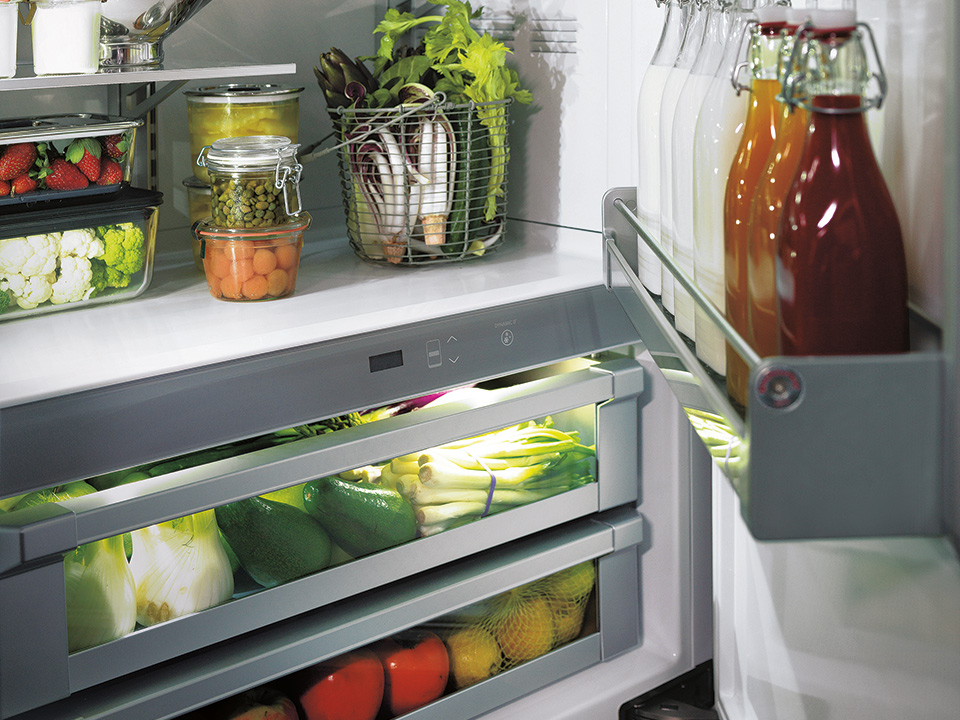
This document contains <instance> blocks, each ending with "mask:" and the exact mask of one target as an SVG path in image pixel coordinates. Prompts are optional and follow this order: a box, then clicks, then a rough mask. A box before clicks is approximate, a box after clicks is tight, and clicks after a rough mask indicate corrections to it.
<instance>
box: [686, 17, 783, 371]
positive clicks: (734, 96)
mask: <svg viewBox="0 0 960 720" xmlns="http://www.w3.org/2000/svg"><path fill="white" fill-rule="evenodd" d="M765 2H766V0H758V2H756V3H755V2H754V0H739V1H738V2H736V3H735V4H734V7H733V9H732V11H731V20H730V29H729V32H728V35H727V43H726V47H725V49H724V54H723V59H722V60H721V61H720V65H719V66H718V68H717V72H716V75H715V76H714V79H713V82H712V83H711V84H710V87H709V89H708V90H707V94H706V95H705V96H704V99H703V104H702V105H701V106H700V115H699V117H698V118H697V125H696V134H695V137H694V144H693V239H694V247H693V268H694V269H693V274H694V280H696V283H697V287H699V288H700V290H701V291H702V292H703V294H704V295H706V296H707V298H708V299H709V300H710V301H711V302H712V303H713V304H714V305H715V306H716V308H717V309H718V310H719V311H720V314H721V315H723V314H724V313H725V311H726V294H725V293H726V288H725V285H724V271H723V263H724V257H723V196H724V190H725V189H726V186H727V176H728V175H729V173H730V166H731V165H732V164H733V158H734V156H735V155H736V152H737V148H738V147H739V145H740V136H741V134H742V132H743V122H744V120H745V119H746V117H747V102H748V97H749V95H748V93H746V92H741V93H739V94H738V93H737V92H736V91H735V90H734V88H733V85H732V83H731V77H732V76H733V71H734V68H735V67H736V66H737V63H738V62H740V60H741V57H742V55H743V54H744V52H743V51H745V49H746V48H745V45H744V44H743V34H744V30H745V28H746V26H747V23H749V22H750V21H751V20H754V19H755V17H754V15H753V9H754V7H755V5H757V4H760V5H762V4H765ZM695 321H696V336H697V357H699V358H700V359H701V360H702V361H703V362H704V363H706V364H707V365H708V366H709V367H710V368H712V369H713V370H714V371H715V372H717V373H719V374H720V375H725V374H726V368H727V360H726V341H725V340H724V337H723V334H722V333H721V332H720V330H719V329H718V328H717V326H716V325H715V324H714V323H713V322H712V321H711V320H710V319H709V317H708V316H707V315H706V314H705V313H704V312H703V311H702V310H701V309H700V308H699V307H698V308H696V310H695Z"/></svg>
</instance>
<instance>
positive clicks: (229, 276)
mask: <svg viewBox="0 0 960 720" xmlns="http://www.w3.org/2000/svg"><path fill="white" fill-rule="evenodd" d="M309 226H310V215H309V214H308V213H305V212H303V213H300V215H299V216H297V217H296V218H291V219H290V220H289V221H288V222H286V223H283V224H281V225H274V226H272V227H269V228H261V229H245V228H223V227H217V226H215V225H213V220H212V219H211V218H204V219H203V220H199V221H197V222H196V223H195V224H194V226H193V232H194V235H195V236H196V238H197V242H198V243H199V244H200V257H201V260H202V262H203V272H204V275H205V276H206V278H207V287H208V288H209V290H210V294H211V295H212V296H213V297H215V298H219V299H221V300H236V301H248V302H249V301H253V300H273V299H276V298H281V297H285V296H287V295H289V294H290V293H292V292H293V290H294V287H295V286H296V283H297V271H298V269H299V267H300V251H301V249H302V248H303V233H304V231H305V230H306V229H307V228H308V227H309Z"/></svg>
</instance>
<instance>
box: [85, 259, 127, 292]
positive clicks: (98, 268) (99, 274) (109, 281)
mask: <svg viewBox="0 0 960 720" xmlns="http://www.w3.org/2000/svg"><path fill="white" fill-rule="evenodd" d="M90 269H91V271H92V273H93V275H92V277H91V279H90V284H91V285H93V294H94V295H97V294H99V293H102V292H103V291H104V290H106V289H107V288H123V287H126V286H127V285H129V284H130V276H129V275H127V274H126V273H123V272H120V271H119V270H117V269H116V268H113V267H110V266H108V265H107V264H106V263H104V262H103V260H100V259H99V258H94V259H93V260H91V261H90Z"/></svg>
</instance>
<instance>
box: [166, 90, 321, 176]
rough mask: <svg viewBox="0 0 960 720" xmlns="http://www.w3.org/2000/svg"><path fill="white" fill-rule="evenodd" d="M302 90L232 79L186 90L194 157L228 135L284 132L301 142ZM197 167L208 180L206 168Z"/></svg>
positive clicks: (191, 145) (191, 148)
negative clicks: (243, 82)
mask: <svg viewBox="0 0 960 720" xmlns="http://www.w3.org/2000/svg"><path fill="white" fill-rule="evenodd" d="M302 92H303V88H302V87H290V86H286V85H279V84H275V83H262V84H239V83H230V84H225V85H211V86H205V87H201V88H197V89H196V90H188V91H186V92H184V96H185V97H186V99H187V125H188V129H189V133H190V155H191V157H196V156H197V154H198V153H199V152H200V149H201V148H203V147H204V146H206V145H212V144H213V142H214V141H215V140H219V139H220V138H226V137H243V136H246V135H280V136H282V137H286V138H289V139H290V142H298V141H299V123H300V94H301V93H302ZM194 170H195V174H196V175H197V177H199V178H200V179H201V180H204V181H206V180H207V174H206V170H204V169H203V168H201V167H195V168H194Z"/></svg>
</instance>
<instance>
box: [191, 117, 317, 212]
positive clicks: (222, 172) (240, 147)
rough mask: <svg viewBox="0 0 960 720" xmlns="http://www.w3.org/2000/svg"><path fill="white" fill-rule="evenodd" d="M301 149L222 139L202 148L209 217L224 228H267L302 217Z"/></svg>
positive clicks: (257, 139) (275, 139) (261, 139)
mask: <svg viewBox="0 0 960 720" xmlns="http://www.w3.org/2000/svg"><path fill="white" fill-rule="evenodd" d="M298 147H300V146H299V145H297V144H295V143H292V142H290V140H289V139H288V138H285V137H279V136H277V135H253V136H249V137H237V138H220V139H219V140H216V141H214V143H213V144H212V145H209V146H206V147H203V148H201V149H200V153H199V155H198V156H197V164H198V165H201V166H203V167H206V169H207V171H208V172H209V174H210V217H211V222H212V224H213V225H215V226H217V227H225V228H260V227H271V226H274V225H279V224H281V223H284V222H286V221H287V220H288V219H290V218H292V217H296V216H297V215H299V214H300V211H301V207H300V172H301V170H302V167H301V165H300V163H298V162H297V148H298Z"/></svg>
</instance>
